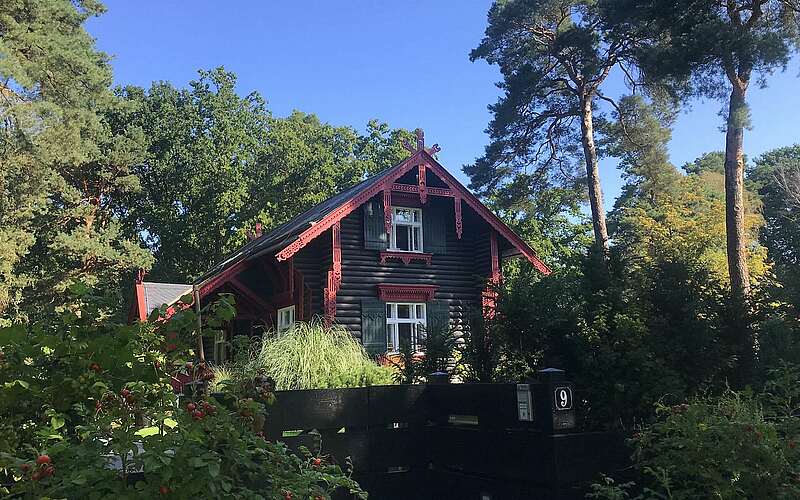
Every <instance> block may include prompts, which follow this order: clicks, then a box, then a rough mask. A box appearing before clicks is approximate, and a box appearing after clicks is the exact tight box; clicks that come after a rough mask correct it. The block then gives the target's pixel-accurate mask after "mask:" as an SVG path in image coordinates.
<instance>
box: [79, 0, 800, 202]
mask: <svg viewBox="0 0 800 500" xmlns="http://www.w3.org/2000/svg"><path fill="white" fill-rule="evenodd" d="M105 4H106V6H107V7H108V12H107V13H106V14H105V15H103V16H102V17H100V18H98V19H93V20H91V21H90V22H89V25H88V28H89V31H90V32H91V33H92V34H93V35H94V36H95V37H96V38H97V42H98V46H99V48H100V49H102V50H104V51H106V52H108V53H109V54H111V55H112V57H113V61H112V64H113V67H114V76H115V81H116V83H119V84H135V85H141V86H149V84H150V83H151V82H153V81H155V80H168V81H170V82H172V83H173V84H174V85H177V86H185V85H186V84H187V83H188V82H189V80H191V79H193V78H195V77H196V75H197V70H198V69H201V68H203V69H208V68H214V67H216V66H220V65H222V66H225V68H226V69H228V70H230V71H233V72H235V73H236V74H237V75H238V77H239V91H240V92H241V93H242V94H245V93H248V92H250V91H253V90H257V91H259V92H260V93H261V94H262V95H263V96H264V97H265V98H266V99H267V101H268V103H269V108H270V109H271V110H272V112H273V113H275V114H276V115H281V116H282V115H286V114H288V113H290V112H291V111H292V110H293V109H297V110H301V111H304V112H309V113H316V114H317V115H318V116H319V117H320V118H321V119H322V120H324V121H328V122H330V123H332V124H335V125H351V126H354V127H356V128H357V129H359V130H363V129H364V127H365V125H366V123H367V121H368V120H370V119H372V118H378V119H380V120H382V121H386V122H388V123H389V124H390V125H391V126H393V127H403V128H408V129H414V128H416V127H422V128H423V129H424V130H425V134H426V139H427V141H428V142H429V143H432V142H437V143H439V144H440V145H441V147H442V152H441V153H440V155H439V159H440V160H441V162H442V164H444V165H445V166H446V167H447V168H448V169H449V170H450V171H451V172H453V173H454V174H456V175H458V176H459V178H460V179H461V180H462V181H465V182H466V178H465V176H464V175H463V173H462V172H461V167H462V166H463V165H464V164H467V163H470V162H472V161H473V160H474V159H475V158H476V157H477V156H480V154H481V153H482V151H483V147H484V146H485V145H486V143H487V142H488V138H487V136H486V134H485V133H484V130H485V128H486V125H487V123H488V122H489V119H490V115H489V112H488V111H487V109H486V106H487V105H488V104H490V103H493V102H495V101H496V99H497V97H498V95H499V92H498V89H497V88H496V86H495V82H497V81H498V80H499V79H500V76H499V72H498V71H497V69H496V68H495V67H490V66H488V65H487V64H486V63H485V62H482V61H478V62H475V63H472V62H470V61H469V51H470V50H471V49H472V48H474V47H475V46H476V45H477V44H478V42H479V41H480V39H481V37H482V35H483V31H484V29H485V26H486V13H487V10H488V8H489V5H490V4H491V2H490V1H487V0H466V1H465V0H448V1H443V0H441V1H436V2H431V1H420V0H414V1H406V2H388V1H377V0H373V1H366V0H340V1H332V0H328V1H323V0H317V1H300V0H292V1H277V0H270V1H256V0H240V1H230V2H220V1H219V0H217V1H214V2H212V1H206V0H194V1H192V2H184V1H179V0H160V1H146V0H139V1H136V2H131V1H124V0H106V1H105ZM798 66H800V65H798V62H797V60H794V61H793V62H792V64H791V65H790V67H789V68H788V70H787V71H786V72H784V73H778V74H776V75H774V76H772V77H771V78H770V79H769V87H768V88H766V89H763V90H761V89H758V88H757V87H755V86H754V87H753V88H752V89H751V91H750V96H749V101H750V103H751V106H752V123H753V130H751V131H749V132H747V134H746V136H745V151H746V153H747V155H748V156H749V157H751V158H753V157H755V156H758V155H759V154H760V153H762V152H764V151H767V150H769V149H772V148H775V147H780V146H786V145H790V144H793V143H797V142H800V118H799V117H798V115H799V114H800V92H797V89H798V88H800V79H798V78H797V75H798ZM614 85H615V82H612V87H614ZM623 91H624V88H623V87H622V86H621V85H619V84H617V85H616V87H615V88H611V89H608V90H607V93H608V94H610V95H619V94H621V93H622V92H623ZM719 108H720V105H719V103H717V102H714V101H706V102H696V103H694V104H693V105H692V106H691V109H689V110H687V111H686V112H685V113H683V114H682V115H681V116H680V118H679V119H678V121H677V123H676V125H675V128H674V131H673V139H672V142H671V143H670V153H671V156H672V161H673V163H675V164H676V165H681V164H682V163H684V162H687V161H690V160H692V159H694V158H696V157H697V156H699V155H700V154H702V153H703V152H706V151H713V150H721V149H723V148H724V144H725V143H724V134H723V133H722V132H720V130H719V128H720V126H721V125H722V119H721V118H720V117H719V116H718V111H719ZM600 175H601V180H602V183H603V189H604V191H605V201H606V206H607V207H610V206H611V205H613V201H614V198H615V197H616V196H617V195H618V194H619V191H620V186H621V182H622V181H621V179H620V177H619V173H618V171H617V170H616V168H615V166H614V161H613V160H604V161H602V162H601V172H600Z"/></svg>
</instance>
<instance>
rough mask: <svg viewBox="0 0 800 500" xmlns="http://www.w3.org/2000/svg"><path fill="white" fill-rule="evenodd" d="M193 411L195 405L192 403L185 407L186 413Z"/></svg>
mask: <svg viewBox="0 0 800 500" xmlns="http://www.w3.org/2000/svg"><path fill="white" fill-rule="evenodd" d="M195 409H197V405H196V404H194V403H189V404H188V405H186V410H187V411H194V410H195Z"/></svg>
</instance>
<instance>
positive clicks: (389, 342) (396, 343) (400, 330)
mask: <svg viewBox="0 0 800 500" xmlns="http://www.w3.org/2000/svg"><path fill="white" fill-rule="evenodd" d="M425 318H426V315H425V304H414V303H397V302H387V303H386V347H387V350H388V351H389V352H390V353H396V352H399V351H400V339H402V338H405V339H408V340H409V341H410V342H411V348H412V350H413V351H415V352H419V351H420V350H421V344H422V341H423V340H424V338H425V326H426V324H427V323H426V322H425Z"/></svg>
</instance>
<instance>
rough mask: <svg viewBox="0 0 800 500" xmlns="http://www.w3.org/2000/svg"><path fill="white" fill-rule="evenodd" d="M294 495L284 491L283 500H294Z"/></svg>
mask: <svg viewBox="0 0 800 500" xmlns="http://www.w3.org/2000/svg"><path fill="white" fill-rule="evenodd" d="M292 498H293V495H292V492H291V491H284V492H283V500H292Z"/></svg>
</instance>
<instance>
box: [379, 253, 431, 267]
mask: <svg viewBox="0 0 800 500" xmlns="http://www.w3.org/2000/svg"><path fill="white" fill-rule="evenodd" d="M378 255H379V256H380V259H381V264H386V260H387V259H397V260H399V261H401V262H402V263H403V264H405V265H409V264H411V263H412V262H414V261H419V262H424V263H425V265H427V266H430V265H431V257H432V256H433V254H430V253H421V252H392V251H389V250H387V251H383V252H380V253H379V254H378Z"/></svg>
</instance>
